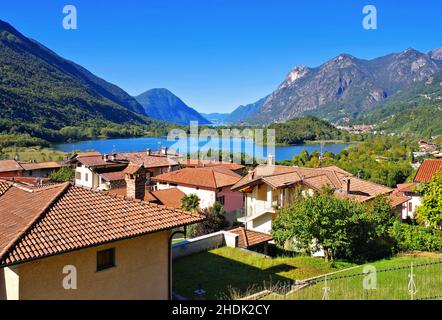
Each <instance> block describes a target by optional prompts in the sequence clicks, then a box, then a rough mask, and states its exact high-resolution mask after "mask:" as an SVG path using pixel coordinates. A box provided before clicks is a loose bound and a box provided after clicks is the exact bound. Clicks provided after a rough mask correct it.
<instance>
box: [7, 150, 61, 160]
mask: <svg viewBox="0 0 442 320" xmlns="http://www.w3.org/2000/svg"><path fill="white" fill-rule="evenodd" d="M16 155H18V158H19V160H20V161H31V160H35V161H37V162H45V161H60V160H63V159H64V157H65V156H67V155H68V153H66V152H62V151H56V150H54V149H51V148H40V147H29V148H13V147H9V148H4V149H3V150H2V152H1V156H2V158H3V159H14V158H15V156H16Z"/></svg>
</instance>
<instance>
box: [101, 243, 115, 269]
mask: <svg viewBox="0 0 442 320" xmlns="http://www.w3.org/2000/svg"><path fill="white" fill-rule="evenodd" d="M112 267H115V249H114V248H112V249H107V250H102V251H98V252H97V271H102V270H106V269H109V268H112Z"/></svg>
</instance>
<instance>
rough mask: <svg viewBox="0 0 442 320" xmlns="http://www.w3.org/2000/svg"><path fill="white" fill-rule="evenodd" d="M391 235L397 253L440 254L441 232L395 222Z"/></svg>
mask: <svg viewBox="0 0 442 320" xmlns="http://www.w3.org/2000/svg"><path fill="white" fill-rule="evenodd" d="M391 235H392V237H394V239H395V241H396V248H395V249H396V250H397V251H432V252H442V232H441V231H438V230H435V229H431V228H426V227H423V226H419V225H408V224H404V223H400V222H395V224H394V225H393V228H392V229H391Z"/></svg>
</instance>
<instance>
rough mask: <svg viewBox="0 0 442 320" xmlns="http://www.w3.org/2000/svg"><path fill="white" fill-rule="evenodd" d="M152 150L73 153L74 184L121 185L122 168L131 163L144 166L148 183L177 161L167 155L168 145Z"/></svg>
mask: <svg viewBox="0 0 442 320" xmlns="http://www.w3.org/2000/svg"><path fill="white" fill-rule="evenodd" d="M162 150H163V151H162V152H156V153H153V152H152V151H151V150H150V149H147V150H146V151H142V152H119V153H112V154H111V155H108V154H103V155H101V154H97V153H86V154H75V155H74V156H73V157H71V159H70V160H69V163H70V164H71V165H72V166H74V167H75V184H76V185H77V186H84V187H88V188H91V189H98V188H100V189H104V190H107V189H111V188H116V187H117V188H118V187H124V183H125V182H124V175H123V174H122V171H123V170H124V169H125V168H126V167H127V166H128V165H129V164H130V163H131V164H137V165H143V166H144V168H146V169H147V172H148V177H147V184H150V178H151V177H154V176H156V175H159V174H162V173H165V172H169V171H173V170H177V169H178V168H179V163H178V161H177V160H175V159H174V157H172V156H171V157H169V156H168V153H167V149H166V148H163V149H162Z"/></svg>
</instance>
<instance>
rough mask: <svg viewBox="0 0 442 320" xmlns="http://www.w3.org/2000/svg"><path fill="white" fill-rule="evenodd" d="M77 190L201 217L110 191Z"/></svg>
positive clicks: (80, 187) (82, 187)
mask: <svg viewBox="0 0 442 320" xmlns="http://www.w3.org/2000/svg"><path fill="white" fill-rule="evenodd" d="M75 188H79V189H83V190H88V191H92V192H95V193H98V194H101V195H104V196H106V197H112V198H118V199H122V200H125V201H129V202H138V203H141V204H143V205H147V206H152V207H159V208H164V209H168V210H173V211H176V212H180V213H184V214H189V215H191V216H193V217H199V216H201V215H200V214H195V213H193V212H190V211H184V210H181V209H176V208H173V207H170V206H169V207H168V206H165V205H161V204H158V203H152V202H149V201H144V200H140V199H134V198H130V197H128V196H123V195H120V194H115V193H110V192H109V191H101V190H96V189H91V188H86V187H84V186H75ZM151 194H152V192H151ZM155 198H156V197H155ZM157 199H158V198H157ZM158 200H159V199H158Z"/></svg>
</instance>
